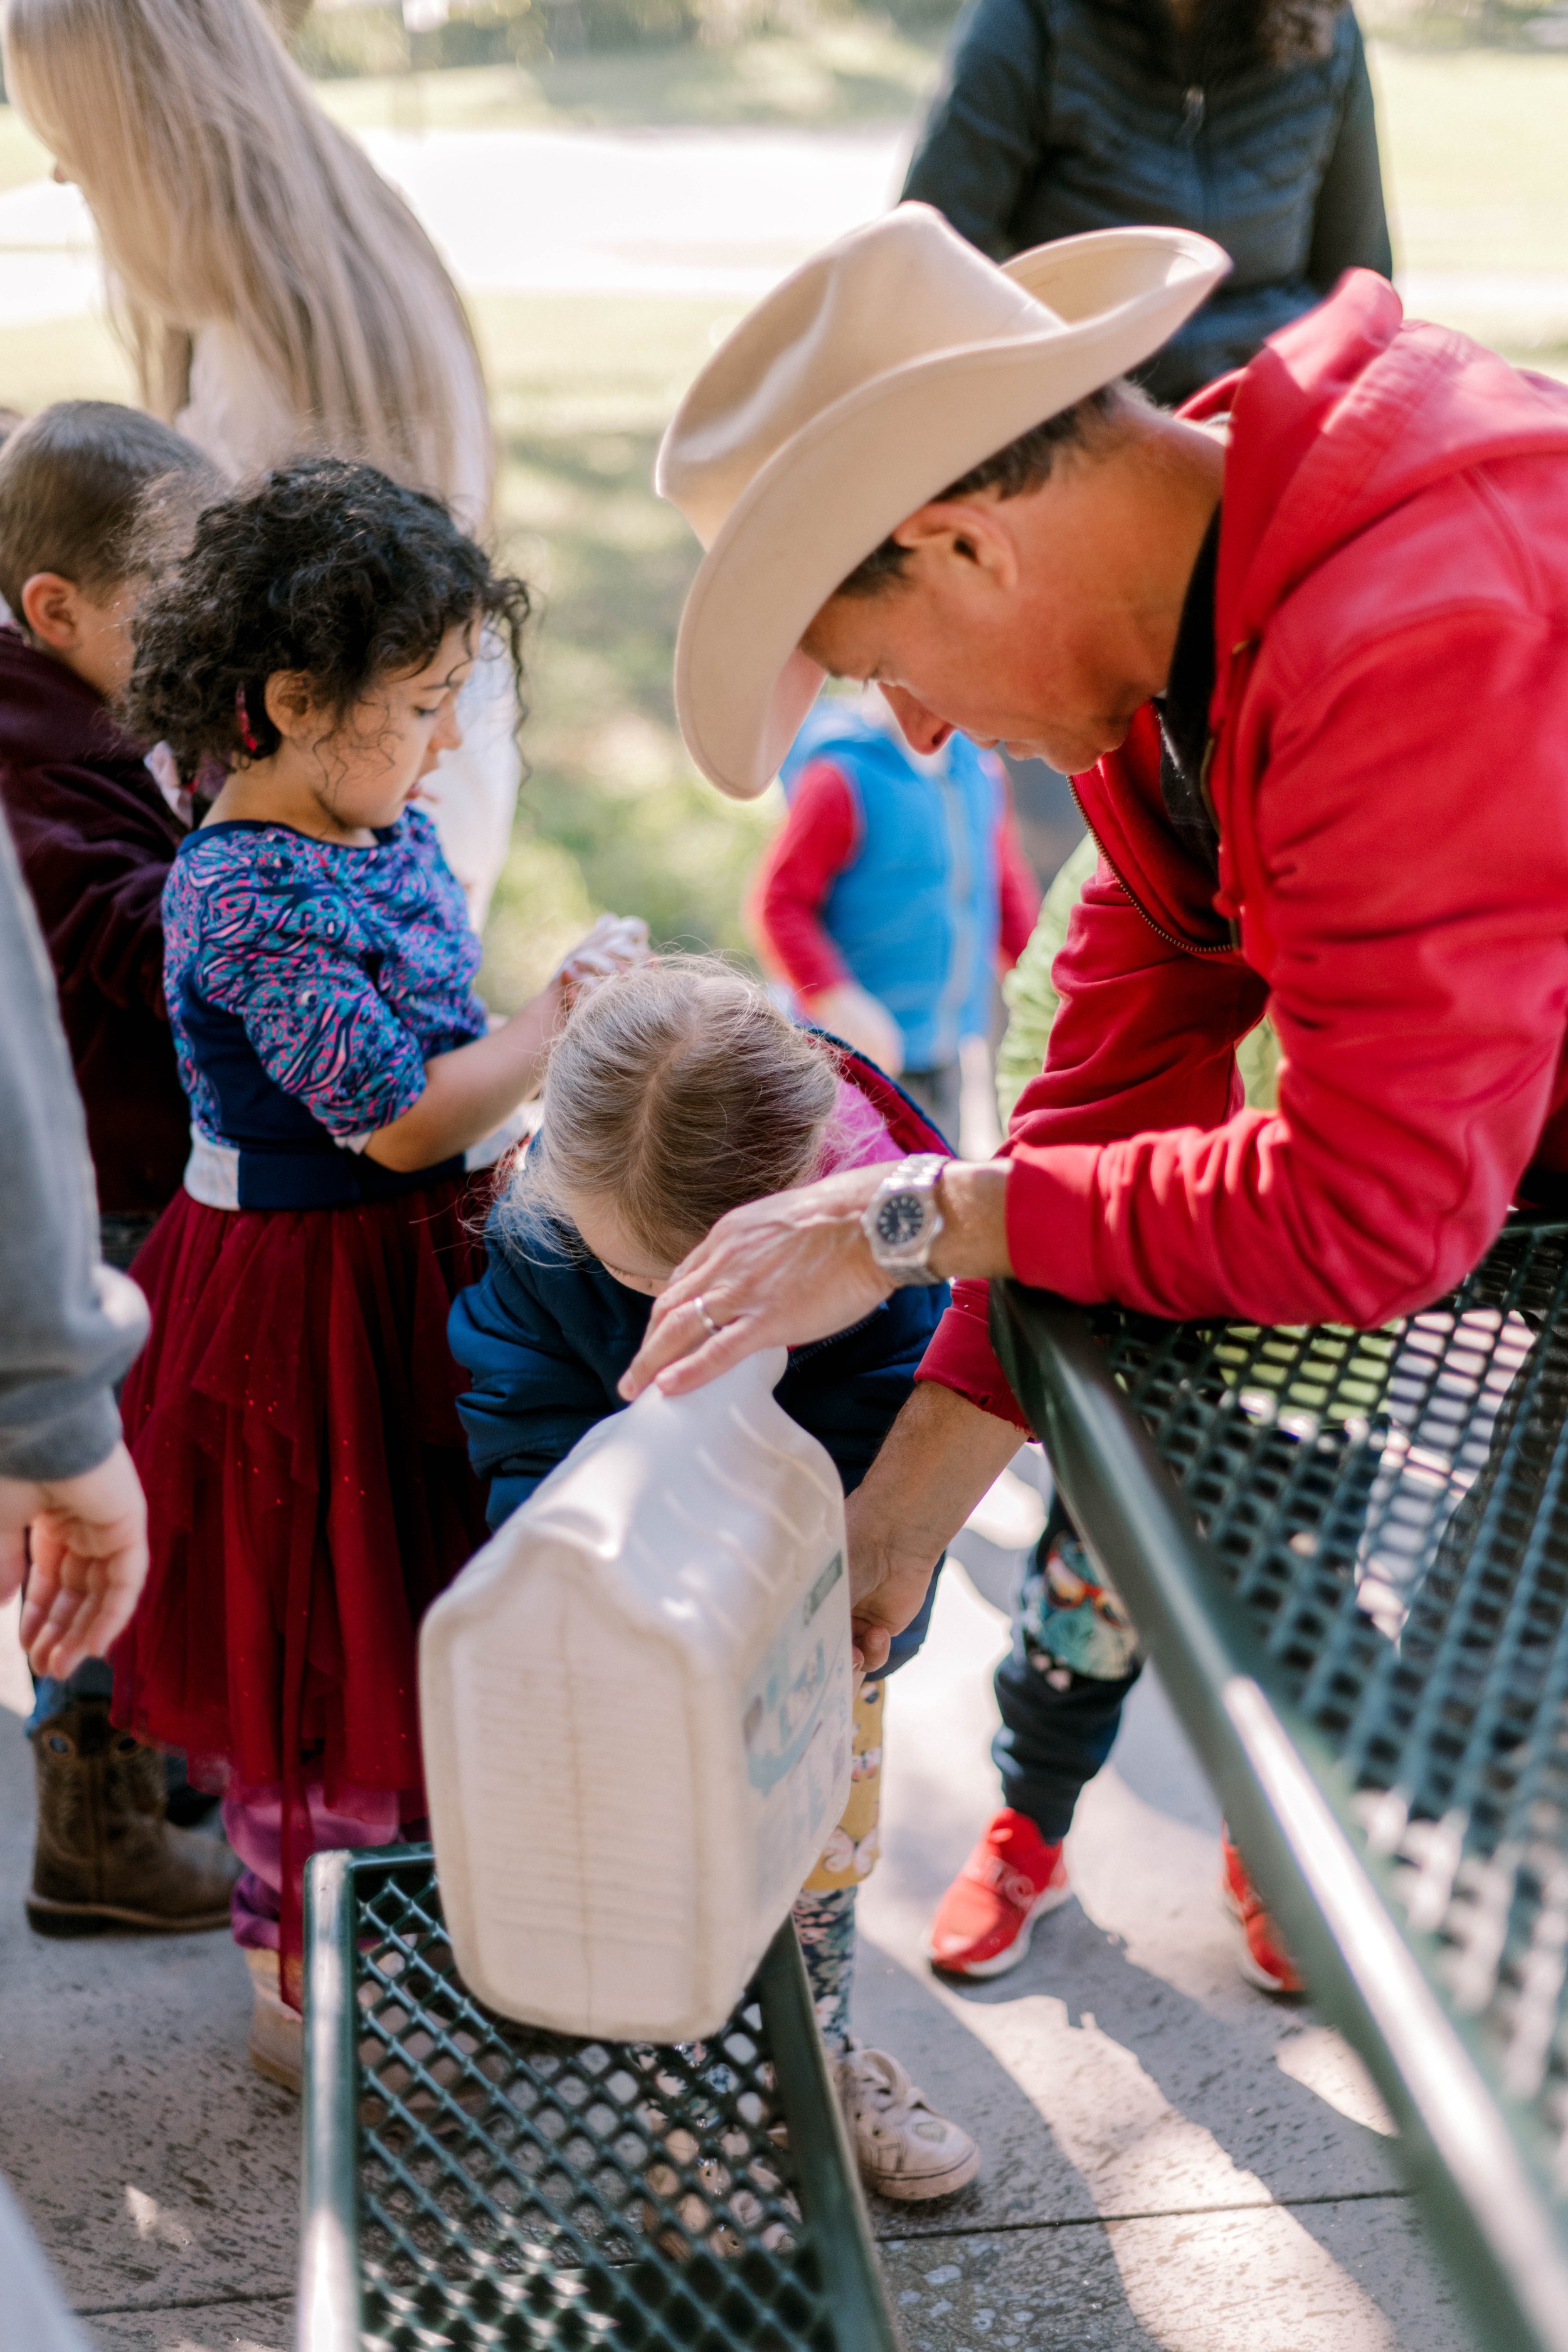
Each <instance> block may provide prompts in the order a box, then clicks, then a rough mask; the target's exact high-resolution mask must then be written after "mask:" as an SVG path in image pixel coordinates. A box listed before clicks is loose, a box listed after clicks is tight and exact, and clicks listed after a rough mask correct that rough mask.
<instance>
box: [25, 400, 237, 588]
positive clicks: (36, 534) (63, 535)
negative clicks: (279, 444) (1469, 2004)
mask: <svg viewBox="0 0 1568 2352" xmlns="http://www.w3.org/2000/svg"><path fill="white" fill-rule="evenodd" d="M220 487H221V486H220V483H219V480H218V478H217V476H216V474H215V473H214V472H213V470H212V468H211V467H210V466H209V465H208V463H207V461H206V459H205V457H203V455H202V453H201V451H200V450H199V449H198V448H197V447H196V446H195V443H194V442H191V441H187V440H186V439H185V437H184V434H181V433H176V432H175V431H174V426H173V425H162V424H160V423H159V421H158V419H157V418H156V417H155V416H149V415H146V414H145V412H144V411H143V410H142V409H140V408H127V407H125V406H123V405H122V404H121V403H120V402H119V401H115V400H59V401H57V402H56V403H55V404H54V406H53V407H52V408H45V409H41V410H40V411H39V413H38V415H37V416H31V417H29V418H28V419H27V422H26V424H25V425H18V426H17V428H16V431H15V432H14V433H13V434H12V435H11V436H10V438H9V439H8V440H7V441H6V443H5V447H4V448H3V449H0V596H4V598H5V602H6V604H8V605H9V606H10V608H11V610H12V612H13V614H15V615H16V619H17V620H18V621H20V620H21V618H22V589H23V587H24V585H25V583H26V582H27V581H29V580H30V579H31V578H32V577H33V574H34V573H35V572H58V573H59V574H60V576H61V578H62V579H65V580H70V581H73V582H74V583H76V585H77V586H78V587H79V588H81V589H84V590H85V591H86V593H88V594H89V596H93V597H98V598H102V597H103V596H104V594H105V593H106V592H108V591H110V590H111V589H114V588H117V587H118V586H119V585H120V583H121V581H124V580H129V579H131V578H132V576H133V575H134V574H135V573H136V572H140V571H141V570H142V569H143V568H144V563H145V562H147V561H150V560H151V559H150V555H149V554H148V551H146V550H145V549H144V548H143V546H142V540H143V536H144V534H145V532H146V531H147V530H148V528H149V518H150V512H151V509H153V508H154V507H156V506H157V505H158V504H159V503H160V499H161V498H162V496H163V494H164V492H165V489H166V490H167V492H168V493H169V494H170V495H169V499H168V503H169V504H170V505H171V506H173V505H175V504H178V505H181V506H185V507H191V506H194V505H195V503H196V502H197V501H199V500H201V499H205V498H206V497H216V495H217V493H218V490H219V488H220Z"/></svg>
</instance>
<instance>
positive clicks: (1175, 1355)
mask: <svg viewBox="0 0 1568 2352" xmlns="http://www.w3.org/2000/svg"><path fill="white" fill-rule="evenodd" d="M992 1328H993V1335H994V1339H995V1342H996V1346H997V1349H998V1352H999V1354H1000V1356H1001V1359H1002V1361H1003V1364H1004V1366H1005V1369H1006V1370H1007V1374H1008V1377H1009V1379H1010V1381H1012V1384H1013V1387H1014V1390H1015V1392H1016V1395H1017V1396H1018V1398H1019V1401H1020V1402H1021V1403H1022V1404H1023V1406H1024V1408H1025V1410H1026V1412H1027V1413H1028V1415H1029V1418H1030V1420H1031V1422H1032V1423H1033V1424H1034V1426H1035V1429H1036V1430H1037V1433H1038V1434H1039V1436H1040V1437H1041V1438H1042V1440H1043V1441H1044V1443H1045V1444H1046V1447H1047V1452H1048V1453H1049V1454H1050V1458H1051V1463H1052V1466H1053V1469H1054V1471H1055V1474H1056V1476H1057V1480H1058V1486H1059V1488H1060V1491H1061V1494H1062V1497H1063V1500H1064V1502H1065V1503H1066V1505H1067V1507H1068V1509H1069V1510H1070V1511H1071V1513H1072V1515H1073V1517H1074V1518H1075V1519H1076V1520H1077V1522H1078V1525H1079V1531H1080V1533H1081V1534H1082V1537H1083V1538H1084V1541H1085V1544H1086V1545H1087V1547H1088V1549H1089V1552H1090V1554H1091V1555H1092V1557H1093V1558H1094V1559H1095V1560H1096V1561H1097V1562H1098V1563H1099V1565H1100V1569H1101V1570H1102V1571H1103V1572H1104V1573H1105V1574H1107V1575H1108V1576H1109V1577H1110V1580H1111V1581H1112V1582H1113V1583H1114V1584H1115V1586H1116V1587H1117V1589H1118V1590H1119V1591H1120V1592H1121V1595H1122V1597H1123V1599H1124V1600H1125V1601H1126V1602H1127V1605H1128V1607H1129V1609H1130V1610H1131V1613H1132V1616H1133V1618H1134V1620H1135V1621H1136V1622H1137V1624H1138V1626H1139V1628H1140V1630H1141V1633H1142V1636H1143V1639H1144V1643H1145V1645H1146V1647H1147V1650H1148V1653H1149V1654H1150V1656H1151V1657H1152V1659H1153V1661H1154V1663H1155V1664H1156V1665H1157V1666H1158V1668H1159V1671H1160V1674H1161V1676H1162V1679H1163V1682H1164V1684H1165V1685H1166V1687H1167V1689H1168V1690H1169V1692H1170V1695H1171V1698H1172V1701H1173V1705H1174V1706H1175V1707H1176V1710H1177V1712H1178V1714H1179V1715H1180V1717H1182V1720H1183V1722H1184V1727H1185V1728H1186V1730H1187V1733H1188V1735H1189V1737H1190V1738H1192V1740H1193V1743H1194V1747H1195V1748H1197V1750H1198V1753H1199V1755H1200V1756H1201V1758H1202V1759H1203V1761H1204V1763H1205V1767H1206V1769H1207V1770H1208V1772H1209V1774H1210V1777H1211V1778H1212V1780H1213V1781H1214V1784H1215V1789H1216V1791H1217V1792H1218V1794H1219V1796H1220V1798H1221V1800H1222V1801H1223V1803H1224V1805H1225V1808H1226V1813H1227V1815H1228V1817H1229V1820H1230V1822H1231V1825H1232V1828H1233V1831H1234V1832H1235V1834H1236V1837H1237V1843H1239V1845H1240V1847H1241V1849H1242V1851H1243V1853H1244V1854H1245V1855H1246V1857H1247V1863H1248V1865H1249V1867H1250V1868H1251V1869H1252V1870H1253V1871H1254V1873H1255V1874H1256V1876H1257V1878H1258V1883H1259V1885H1260V1887H1261V1890H1262V1893H1263V1895H1264V1897H1265V1899H1266V1900H1267V1902H1268V1905H1269V1907H1270V1909H1271V1910H1273V1911H1274V1912H1275V1914H1276V1915H1277V1916H1278V1917H1279V1921H1280V1923H1281V1926H1282V1927H1283V1929H1284V1931H1285V1934H1286V1936H1287V1937H1288V1939H1289V1942H1290V1944H1291V1946H1292V1947H1293V1948H1294V1950H1295V1951H1296V1953H1297V1955H1298V1957H1299V1958H1300V1962H1301V1964H1302V1966H1303V1968H1304V1969H1305V1972H1306V1975H1307V1977H1308V1979H1309V1982H1310V1987H1311V1990H1312V1994H1313V1998H1314V2000H1316V2002H1317V2003H1318V2005H1319V2006H1320V2008H1321V2010H1322V2011H1324V2012H1325V2013H1326V2014H1327V2015H1328V2016H1330V2017H1331V2018H1332V2019H1333V2021H1335V2022H1336V2023H1337V2024H1338V2025H1340V2026H1341V2027H1342V2030H1343V2031H1344V2032H1345V2033H1346V2035H1347V2036H1348V2037H1349V2039H1350V2040H1351V2041H1352V2042H1353V2043H1354V2044H1355V2046H1356V2047H1357V2049H1358V2050H1359V2051H1360V2052H1361V2053H1362V2055H1363V2058H1364V2059H1365V2060H1366V2062H1367V2063H1368V2065H1369V2066H1370V2068H1371V2070H1372V2072H1373V2075H1374V2076H1375V2078H1376V2080H1377V2082H1378V2084H1379V2086H1380V2088H1381V2090H1382V2092H1383V2094H1384V2098H1385V2099H1386V2100H1387V2103H1388V2105H1389V2107H1390V2109H1391V2111H1392V2113H1393V2116H1394V2121H1395V2123H1396V2124H1397V2126H1398V2129H1399V2134H1400V2146H1401V2152H1402V2155H1403V2158H1404V2160H1405V2164H1406V2165H1407V2167H1408V2168H1409V2170H1410V2172H1411V2174H1412V2177H1413V2179H1414V2182H1415V2186H1416V2188H1417V2189H1418V2190H1419V2191H1420V2192H1421V2195H1422V2197H1423V2198H1424V2200H1425V2202H1426V2210H1427V2213H1428V2217H1429V2219H1430V2220H1431V2221H1433V2222H1434V2223H1435V2224H1436V2238H1437V2242H1438V2244H1439V2246H1440V2248H1441V2250H1442V2252H1443V2253H1444V2255H1445V2256H1446V2258H1447V2262H1448V2264H1449V2267H1450V2269H1451V2272H1452V2274H1453V2276H1454V2279H1455V2281H1456V2284H1458V2288H1459V2290H1460V2292H1461V2294H1462V2295H1463V2296H1464V2298H1465V2300H1466V2302H1467V2304H1468V2307H1469V2309H1470V2311H1471V2313H1472V2315H1474V2317H1475V2319H1476V2322H1477V2325H1478V2328H1479V2331H1480V2340H1481V2341H1482V2342H1483V2343H1484V2344H1485V2346H1486V2347H1487V2352H1568V1227H1565V1226H1563V1224H1559V1223H1552V1224H1548V1223H1530V1222H1521V1223H1519V1224H1518V1225H1515V1226H1512V1227H1510V1229H1509V1231H1508V1232H1507V1233H1505V1234H1504V1235H1503V1237H1502V1239H1501V1240H1500V1242H1499V1243H1498V1244H1497V1246H1496V1247H1495V1248H1494V1249H1493V1251H1492V1252H1491V1254H1490V1255H1489V1257H1488V1258H1487V1260H1486V1261H1485V1263H1484V1265H1482V1266H1481V1267H1480V1268H1479V1270H1478V1272H1477V1273H1476V1274H1475V1275H1474V1276H1471V1278H1470V1279H1469V1281H1468V1282H1467V1283H1465V1284H1463V1285H1461V1286H1460V1287H1459V1289H1458V1290H1457V1291H1456V1292H1455V1293H1454V1294H1453V1295H1452V1296H1451V1297H1448V1298H1446V1299H1444V1300H1442V1301H1440V1302H1439V1303H1438V1305H1437V1306H1436V1307H1433V1308H1432V1309H1430V1310H1429V1311H1427V1312H1426V1313H1423V1314H1419V1315H1414V1316H1411V1317H1408V1318H1404V1319H1402V1320H1401V1321H1399V1322H1397V1323H1394V1324H1390V1325H1389V1326H1388V1327H1387V1328H1385V1329H1384V1330H1382V1331H1378V1332H1373V1333H1357V1332H1353V1331H1351V1330H1348V1329H1342V1328H1333V1327H1327V1326H1322V1327H1318V1328H1313V1329H1299V1330H1268V1329H1260V1328H1257V1327H1254V1326H1250V1325H1247V1324H1243V1323H1240V1322H1236V1321H1226V1320H1215V1321H1212V1322H1199V1323H1183V1324H1167V1323H1161V1322H1157V1321H1154V1320H1152V1318H1147V1317H1142V1316H1137V1315H1133V1314H1130V1313H1126V1312H1124V1311H1122V1310H1121V1309H1119V1308H1105V1309H1100V1308H1095V1309H1088V1310H1084V1309H1079V1308H1077V1307H1070V1306H1068V1305H1066V1304H1065V1303H1064V1302H1062V1301H1060V1300H1058V1299H1054V1298H1051V1297H1047V1295H1046V1294H1044V1293H1041V1292H1034V1291H1027V1290H1025V1289H1022V1288H1020V1287H1019V1286H1017V1285H1016V1284H1010V1283H999V1284H996V1285H994V1287H993V1303H992Z"/></svg>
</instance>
